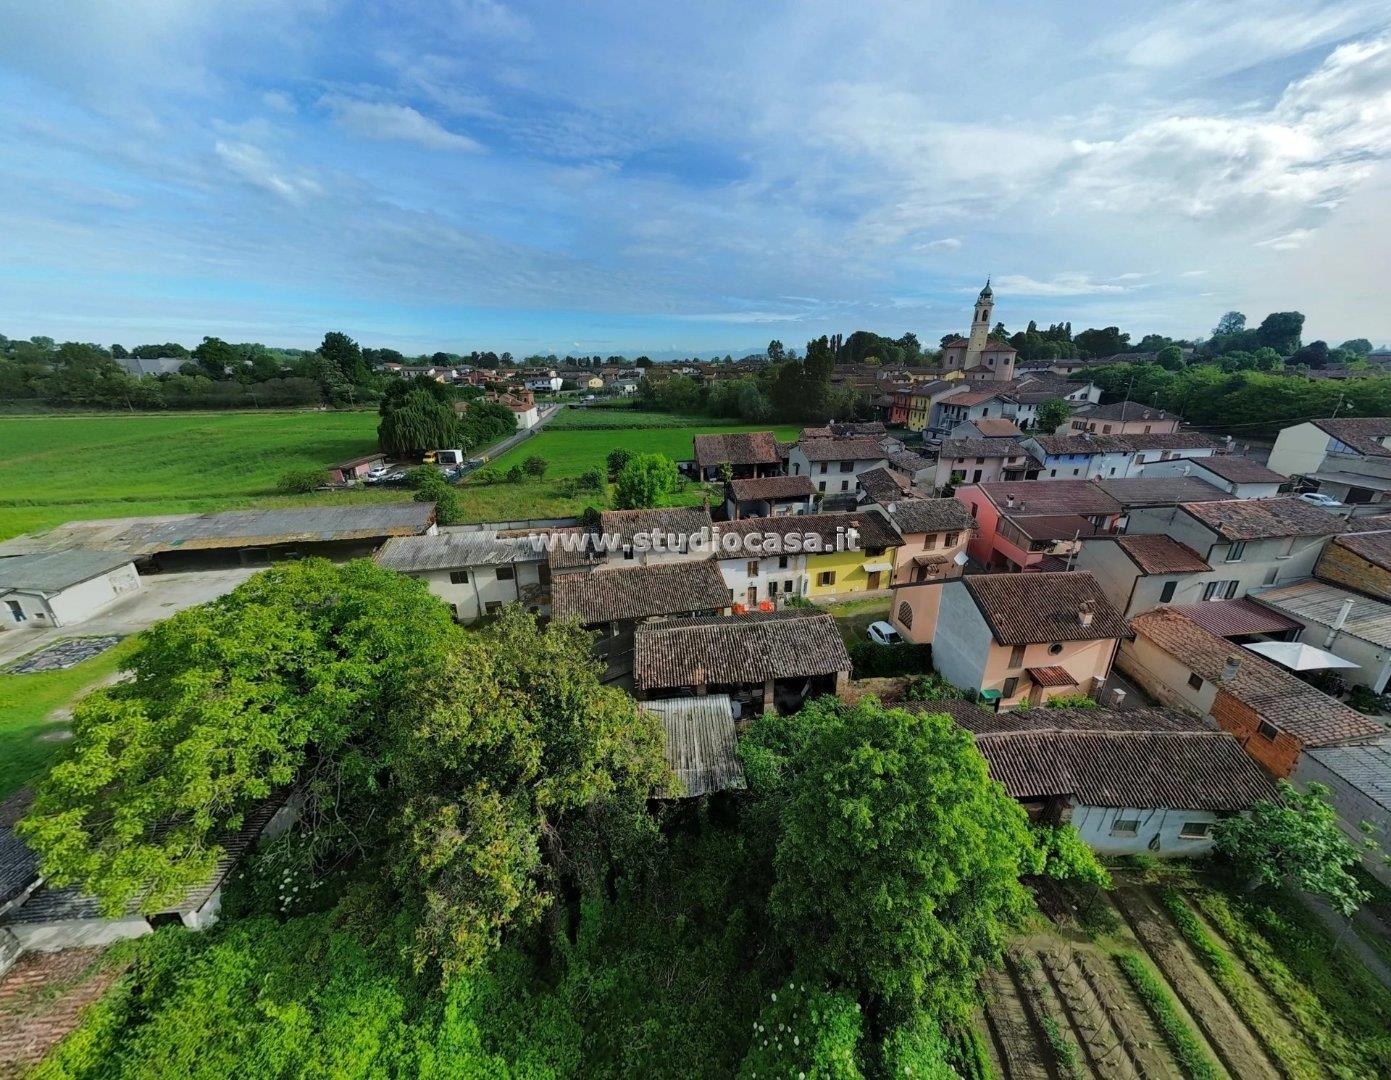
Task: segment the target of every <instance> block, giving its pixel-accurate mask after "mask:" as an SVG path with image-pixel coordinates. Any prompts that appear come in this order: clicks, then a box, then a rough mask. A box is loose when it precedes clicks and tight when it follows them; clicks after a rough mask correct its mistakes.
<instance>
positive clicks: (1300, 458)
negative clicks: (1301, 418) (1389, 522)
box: [1266, 416, 1391, 504]
mask: <svg viewBox="0 0 1391 1080" xmlns="http://www.w3.org/2000/svg"><path fill="white" fill-rule="evenodd" d="M1266 464H1268V465H1269V466H1270V468H1272V469H1274V470H1275V471H1276V472H1278V473H1283V474H1284V475H1285V476H1299V477H1304V478H1305V479H1307V480H1310V481H1312V482H1313V483H1314V484H1315V485H1317V488H1318V490H1319V491H1321V492H1323V493H1324V494H1326V495H1332V496H1333V497H1334V498H1336V499H1338V500H1339V501H1341V502H1345V503H1349V504H1362V503H1384V502H1388V501H1391V417H1385V416H1369V417H1344V418H1340V419H1327V420H1310V421H1307V422H1306V423H1303V424H1294V425H1292V426H1291V427H1287V428H1284V429H1283V430H1282V431H1281V432H1280V434H1279V435H1278V436H1277V437H1276V439H1275V446H1274V447H1273V448H1272V449H1271V451H1270V459H1269V460H1268V461H1267V463H1266Z"/></svg>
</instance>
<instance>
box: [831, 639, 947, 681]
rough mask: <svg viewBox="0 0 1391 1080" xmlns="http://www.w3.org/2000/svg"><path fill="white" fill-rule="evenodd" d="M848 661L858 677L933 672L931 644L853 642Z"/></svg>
mask: <svg viewBox="0 0 1391 1080" xmlns="http://www.w3.org/2000/svg"><path fill="white" fill-rule="evenodd" d="M850 664H851V666H852V668H853V669H854V677H855V678H857V679H878V678H890V677H894V676H898V675H923V674H924V673H930V672H931V671H932V646H931V645H914V644H911V643H909V642H904V643H903V644H901V645H880V644H879V643H878V642H875V641H856V642H855V643H853V644H852V645H851V646H850Z"/></svg>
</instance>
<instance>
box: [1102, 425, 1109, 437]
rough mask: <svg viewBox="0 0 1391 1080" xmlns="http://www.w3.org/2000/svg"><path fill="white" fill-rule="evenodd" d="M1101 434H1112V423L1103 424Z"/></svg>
mask: <svg viewBox="0 0 1391 1080" xmlns="http://www.w3.org/2000/svg"><path fill="white" fill-rule="evenodd" d="M1101 434H1103V435H1109V434H1111V425H1110V424H1104V425H1102V428H1101Z"/></svg>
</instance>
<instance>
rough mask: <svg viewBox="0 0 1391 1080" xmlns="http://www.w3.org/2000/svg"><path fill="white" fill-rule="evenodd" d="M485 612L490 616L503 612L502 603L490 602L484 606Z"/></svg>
mask: <svg viewBox="0 0 1391 1080" xmlns="http://www.w3.org/2000/svg"><path fill="white" fill-rule="evenodd" d="M483 610H484V611H485V612H487V614H489V615H493V614H496V613H497V612H499V611H501V610H502V601H501V600H489V601H488V602H487V603H486V604H484V605H483Z"/></svg>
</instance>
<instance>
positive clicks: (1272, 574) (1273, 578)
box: [1265, 566, 1280, 585]
mask: <svg viewBox="0 0 1391 1080" xmlns="http://www.w3.org/2000/svg"><path fill="white" fill-rule="evenodd" d="M1279 579H1280V568H1279V567H1278V566H1272V567H1271V568H1270V569H1269V570H1267V571H1266V572H1265V584H1267V585H1274V584H1275V582H1277V581H1278V580H1279Z"/></svg>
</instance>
